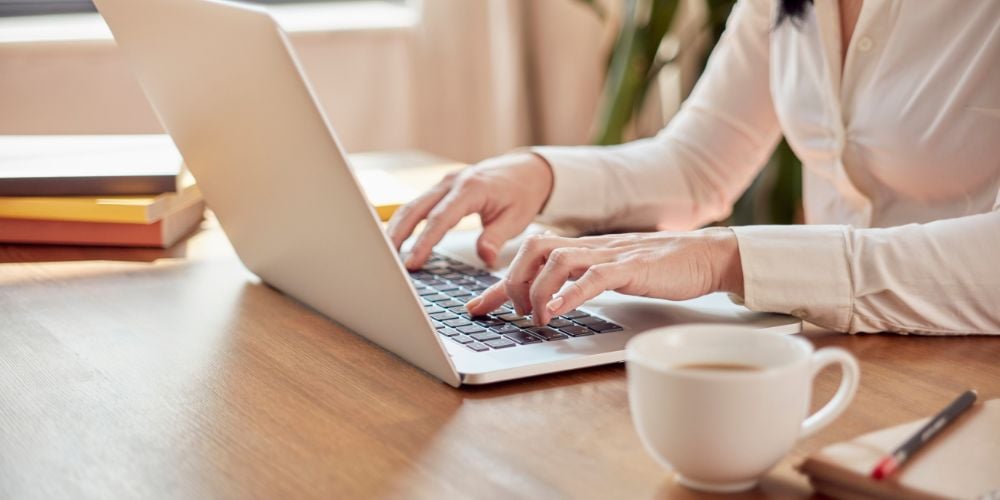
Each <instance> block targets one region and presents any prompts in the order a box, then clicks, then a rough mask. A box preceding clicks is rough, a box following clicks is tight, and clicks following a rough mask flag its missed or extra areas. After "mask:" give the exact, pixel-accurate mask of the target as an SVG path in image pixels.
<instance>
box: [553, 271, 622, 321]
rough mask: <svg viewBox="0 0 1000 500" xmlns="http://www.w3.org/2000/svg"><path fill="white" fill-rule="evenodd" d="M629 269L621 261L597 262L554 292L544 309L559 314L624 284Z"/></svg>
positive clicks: (555, 314)
mask: <svg viewBox="0 0 1000 500" xmlns="http://www.w3.org/2000/svg"><path fill="white" fill-rule="evenodd" d="M629 272H630V271H629V270H628V269H627V267H626V266H625V265H623V264H621V263H609V264H598V265H596V266H593V267H591V268H590V269H588V270H587V272H585V273H583V276H580V279H578V280H576V281H574V282H573V283H572V284H571V285H570V286H568V287H566V289H564V290H563V291H561V292H559V293H558V294H556V296H555V297H553V298H552V300H550V301H549V303H548V304H546V306H545V309H546V310H547V311H548V313H549V314H551V315H552V316H561V315H563V314H566V313H567V312H569V311H572V310H573V309H576V308H577V307H580V306H581V305H583V304H584V303H585V302H587V301H588V300H590V299H592V298H594V297H597V296H598V295H600V294H601V293H603V292H605V291H607V290H616V289H618V288H621V287H623V286H625V284H626V283H627V280H628V273H629Z"/></svg>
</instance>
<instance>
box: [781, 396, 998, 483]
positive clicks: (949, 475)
mask: <svg viewBox="0 0 1000 500" xmlns="http://www.w3.org/2000/svg"><path fill="white" fill-rule="evenodd" d="M929 420H930V419H929V418H926V419H921V420H918V421H916V422H910V423H907V424H903V425H899V426H896V427H890V428H888V429H883V430H881V431H876V432H872V433H869V434H865V435H863V436H859V437H857V438H855V439H853V440H851V441H847V442H843V443H837V444H833V445H830V446H827V447H826V448H823V449H822V450H820V451H819V452H817V453H816V454H814V455H812V456H810V457H809V458H808V459H806V461H805V462H804V463H803V464H802V465H801V466H800V470H801V471H802V472H803V473H805V474H806V475H808V476H809V478H810V481H811V482H812V483H813V487H815V488H816V489H817V491H819V492H821V493H824V494H826V495H828V496H831V497H833V498H871V497H879V498H907V499H931V498H979V497H982V496H985V495H987V494H990V493H991V492H995V491H997V490H1000V399H994V400H990V401H986V402H983V403H979V404H977V405H975V406H973V407H972V408H971V409H969V410H968V411H967V412H966V413H965V414H964V415H962V416H961V417H959V419H958V420H956V421H955V422H953V423H952V425H951V426H949V427H948V428H946V429H945V430H944V431H942V432H941V434H940V435H938V436H937V437H935V438H934V439H933V440H932V441H930V442H929V443H928V444H927V445H925V446H924V448H922V449H921V450H920V451H918V452H917V453H916V454H915V455H914V456H913V457H912V458H911V459H910V460H909V461H908V462H907V463H906V464H905V465H904V466H903V467H902V469H900V471H899V472H897V473H896V474H894V475H892V476H890V477H889V478H886V479H883V480H881V481H875V480H874V479H871V478H870V474H871V471H872V469H873V468H874V467H875V465H876V464H877V463H878V462H879V460H881V459H882V457H884V456H885V455H887V454H889V453H891V452H892V451H893V450H894V449H895V448H896V447H897V446H899V445H900V444H901V443H903V442H904V441H905V440H906V439H907V438H909V437H910V436H911V435H913V434H914V433H915V432H916V431H917V430H918V429H920V427H921V426H923V425H924V424H926V423H927V421H929Z"/></svg>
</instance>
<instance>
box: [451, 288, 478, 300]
mask: <svg viewBox="0 0 1000 500" xmlns="http://www.w3.org/2000/svg"><path fill="white" fill-rule="evenodd" d="M446 293H447V294H448V295H450V296H451V298H453V299H464V298H466V297H472V292H470V291H468V290H463V289H461V288H459V289H458V290H452V291H450V292H446Z"/></svg>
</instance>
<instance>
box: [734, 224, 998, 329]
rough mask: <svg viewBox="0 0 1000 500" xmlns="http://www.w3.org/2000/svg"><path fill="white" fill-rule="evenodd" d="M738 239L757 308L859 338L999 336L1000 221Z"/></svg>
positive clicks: (756, 233)
mask: <svg viewBox="0 0 1000 500" xmlns="http://www.w3.org/2000/svg"><path fill="white" fill-rule="evenodd" d="M734 231H735V232H736V234H737V237H738V243H739V248H740V249H739V252H740V259H741V263H742V271H743V275H744V282H745V285H744V297H745V300H746V304H747V306H748V307H750V308H751V309H755V310H761V311H769V312H781V313H786V314H794V315H796V316H799V317H801V318H803V319H806V320H809V321H811V322H813V323H816V324H819V325H821V326H824V327H827V328H830V329H833V330H837V331H845V332H851V333H855V332H881V331H891V332H899V333H920V334H936V335H948V334H969V333H978V334H997V333H1000V308H997V306H996V305H997V304H1000V266H997V265H996V263H997V259H996V256H995V252H996V249H997V248H1000V212H991V213H988V214H980V215H973V216H968V217H962V218H958V219H950V220H942V221H937V222H932V223H928V224H911V225H906V226H900V227H893V228H880V229H853V228H851V227H848V226H763V227H743V228H734Z"/></svg>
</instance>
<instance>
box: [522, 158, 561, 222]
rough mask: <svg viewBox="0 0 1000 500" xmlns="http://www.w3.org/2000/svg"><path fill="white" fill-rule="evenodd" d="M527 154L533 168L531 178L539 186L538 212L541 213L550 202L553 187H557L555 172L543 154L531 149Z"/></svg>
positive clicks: (528, 162)
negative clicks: (539, 201)
mask: <svg viewBox="0 0 1000 500" xmlns="http://www.w3.org/2000/svg"><path fill="white" fill-rule="evenodd" d="M526 154H527V155H528V156H529V158H528V159H527V161H526V164H527V165H529V167H530V168H531V171H532V176H531V178H532V180H534V181H535V183H534V184H535V185H536V186H537V187H538V193H539V195H540V198H541V204H540V205H539V207H538V212H537V213H539V214H540V213H542V212H543V211H544V210H545V206H546V205H548V204H549V197H551V196H552V189H553V188H554V187H555V174H554V173H553V171H552V165H550V164H549V161H548V160H546V159H545V158H544V157H543V156H542V155H540V154H538V153H535V152H531V151H529V152H527V153H526Z"/></svg>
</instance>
